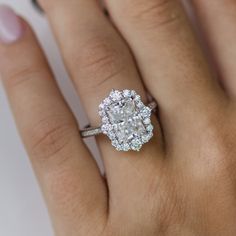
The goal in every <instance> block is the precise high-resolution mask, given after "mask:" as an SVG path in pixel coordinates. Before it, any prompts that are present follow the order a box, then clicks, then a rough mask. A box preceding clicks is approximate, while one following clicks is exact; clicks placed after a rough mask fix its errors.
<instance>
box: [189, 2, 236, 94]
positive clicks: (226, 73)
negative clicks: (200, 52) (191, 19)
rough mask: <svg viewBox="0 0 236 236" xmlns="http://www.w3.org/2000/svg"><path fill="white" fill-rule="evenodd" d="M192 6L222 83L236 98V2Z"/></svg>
mask: <svg viewBox="0 0 236 236" xmlns="http://www.w3.org/2000/svg"><path fill="white" fill-rule="evenodd" d="M192 4H193V6H194V9H195V10H196V14H197V18H198V22H199V23H200V24H199V27H200V28H201V30H202V31H203V34H204V36H205V39H206V41H207V44H208V46H209V48H210V51H211V52H212V55H213V58H214V59H213V60H214V61H215V62H216V68H217V70H218V72H219V74H220V77H221V78H222V82H223V84H224V85H225V87H226V90H227V91H228V92H229V94H230V95H232V96H236V80H235V78H236V62H235V58H236V46H235V37H236V30H235V22H236V14H235V11H236V2H235V1H228V2H227V3H225V2H223V1H204V0H197V1H196V0H194V1H192Z"/></svg>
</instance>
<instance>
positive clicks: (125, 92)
mask: <svg viewBox="0 0 236 236" xmlns="http://www.w3.org/2000/svg"><path fill="white" fill-rule="evenodd" d="M123 95H124V97H127V98H128V97H131V93H130V90H127V89H126V90H124V91H123Z"/></svg>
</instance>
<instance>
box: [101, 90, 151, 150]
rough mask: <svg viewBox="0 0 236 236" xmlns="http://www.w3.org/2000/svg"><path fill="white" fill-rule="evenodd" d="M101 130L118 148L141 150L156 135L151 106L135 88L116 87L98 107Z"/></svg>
mask: <svg viewBox="0 0 236 236" xmlns="http://www.w3.org/2000/svg"><path fill="white" fill-rule="evenodd" d="M99 114H100V116H101V118H102V132H103V133H104V134H107V136H108V137H109V138H110V139H111V141H112V145H113V146H114V147H116V149H117V150H119V151H129V150H135V151H139V150H140V149H141V147H142V145H143V144H144V143H147V142H148V141H149V140H150V139H151V137H152V136H153V126H152V125H151V120H150V116H151V109H150V108H148V107H146V106H145V105H144V104H143V103H142V101H141V97H140V96H139V95H137V94H136V92H135V91H134V90H123V91H118V90H113V91H112V92H111V93H110V95H109V97H108V98H106V99H104V101H103V102H102V104H101V105H100V106H99Z"/></svg>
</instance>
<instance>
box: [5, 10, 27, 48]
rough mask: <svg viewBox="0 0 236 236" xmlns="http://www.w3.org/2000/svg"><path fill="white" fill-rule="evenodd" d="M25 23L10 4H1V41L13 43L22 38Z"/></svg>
mask: <svg viewBox="0 0 236 236" xmlns="http://www.w3.org/2000/svg"><path fill="white" fill-rule="evenodd" d="M22 34H23V25H22V22H21V19H20V18H19V17H18V16H17V15H16V14H15V12H14V11H13V10H12V9H11V8H10V7H8V6H5V5H1V6H0V42H2V43H5V44H11V43H14V42H16V41H17V40H18V39H20V38H21V36H22Z"/></svg>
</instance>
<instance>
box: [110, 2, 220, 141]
mask: <svg viewBox="0 0 236 236" xmlns="http://www.w3.org/2000/svg"><path fill="white" fill-rule="evenodd" d="M106 5H107V7H108V10H109V11H110V15H111V17H112V18H113V21H114V23H115V24H116V26H117V27H118V29H119V30H120V31H121V33H122V34H123V36H124V37H125V39H126V40H127V42H128V43H129V45H130V47H131V49H132V51H133V53H134V55H135V58H136V60H137V63H138V65H139V68H140V71H141V74H142V76H143V79H144V82H145V84H146V86H147V88H148V89H149V90H150V92H151V93H152V95H153V96H155V98H156V99H157V101H158V103H159V106H160V113H161V119H162V124H163V127H164V132H166V133H165V134H166V135H167V134H169V136H168V137H170V135H171V137H172V134H176V136H175V137H178V138H177V139H178V140H179V138H180V136H179V135H177V134H179V133H183V132H184V131H183V129H185V128H186V129H188V130H189V128H190V127H191V128H193V125H192V124H194V122H193V117H194V119H197V120H199V121H200V120H201V121H202V120H206V119H205V118H204V116H206V114H207V113H206V110H207V109H208V107H209V106H211V107H212V109H215V105H214V104H220V102H219V100H220V99H221V98H222V96H223V95H221V90H220V88H219V85H218V84H217V83H216V81H214V80H212V77H211V74H210V72H209V69H208V66H207V63H206V62H205V59H204V57H203V54H202V52H201V50H200V48H199V45H198V43H197V42H196V39H195V37H194V34H193V32H192V30H191V28H190V25H189V22H188V19H187V17H186V15H185V13H184V11H183V8H182V5H181V4H180V1H177V0H149V1H146V0H138V1H137V0H135V1H134V0H126V1H124V0H121V1H116V0H111V1H106ZM127 9H128V10H127ZM219 98H220V99H219ZM222 100H223V99H221V101H222ZM216 102H217V103H216ZM201 117H203V118H204V119H203V118H201ZM168 137H167V139H168ZM173 137H174V136H173Z"/></svg>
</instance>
